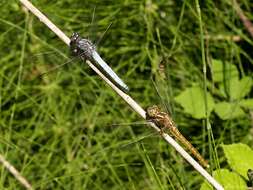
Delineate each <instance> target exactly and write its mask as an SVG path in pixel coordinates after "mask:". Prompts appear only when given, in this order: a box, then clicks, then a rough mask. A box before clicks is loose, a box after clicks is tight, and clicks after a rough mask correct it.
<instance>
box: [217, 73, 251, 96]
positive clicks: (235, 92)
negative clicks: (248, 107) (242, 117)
mask: <svg viewBox="0 0 253 190" xmlns="http://www.w3.org/2000/svg"><path fill="white" fill-rule="evenodd" d="M225 84H226V85H225V87H224V84H221V85H220V88H221V90H222V91H223V93H224V94H225V92H227V94H228V95H229V97H230V98H231V99H232V100H239V99H241V98H243V97H245V96H246V95H247V94H249V92H250V90H251V87H252V78H251V77H243V78H242V79H241V80H238V79H237V78H231V79H228V80H226V81H225ZM225 89H226V90H225Z"/></svg>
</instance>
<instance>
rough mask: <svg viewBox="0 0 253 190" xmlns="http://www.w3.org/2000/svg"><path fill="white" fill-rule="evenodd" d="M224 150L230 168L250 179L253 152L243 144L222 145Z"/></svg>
mask: <svg viewBox="0 0 253 190" xmlns="http://www.w3.org/2000/svg"><path fill="white" fill-rule="evenodd" d="M222 148H223V150H224V153H225V156H226V158H227V161H228V163H229V165H230V167H231V168H232V169H233V170H235V171H236V172H238V173H239V174H241V175H242V176H243V177H245V178H248V177H247V171H248V169H253V150H252V149H251V148H250V147H249V146H247V145H245V144H242V143H238V144H231V145H222Z"/></svg>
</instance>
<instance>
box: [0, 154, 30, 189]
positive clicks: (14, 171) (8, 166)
mask: <svg viewBox="0 0 253 190" xmlns="http://www.w3.org/2000/svg"><path fill="white" fill-rule="evenodd" d="M0 162H1V163H2V164H3V166H4V167H5V168H6V169H7V170H8V171H9V172H10V173H11V174H12V175H13V176H14V177H15V178H16V179H17V180H18V181H19V182H20V183H21V184H22V185H23V186H24V187H25V188H26V189H29V190H31V189H33V188H32V186H31V185H30V183H29V182H28V181H27V180H26V179H25V178H24V177H23V176H22V175H21V174H20V173H19V171H18V170H17V169H16V168H15V167H14V166H12V165H11V164H10V163H9V162H8V161H7V160H6V159H5V158H4V157H3V156H2V155H1V154H0Z"/></svg>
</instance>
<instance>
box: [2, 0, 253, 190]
mask: <svg viewBox="0 0 253 190" xmlns="http://www.w3.org/2000/svg"><path fill="white" fill-rule="evenodd" d="M32 3H34V5H35V6H36V7H37V8H38V9H40V10H41V11H42V12H43V13H44V14H46V15H47V16H48V18H49V19H50V20H52V21H53V22H54V23H55V24H56V25H57V26H58V27H59V28H61V29H62V31H63V32H65V33H66V34H67V35H68V36H71V34H72V33H73V32H79V33H80V34H81V35H82V36H83V37H86V38H88V39H90V40H91V41H92V42H94V43H95V44H96V48H97V51H98V52H99V53H100V55H101V57H102V58H103V59H104V60H105V61H106V62H107V63H108V64H109V65H110V66H111V67H112V68H113V69H114V71H116V73H117V74H118V75H119V76H120V77H121V78H122V79H123V80H124V81H125V83H126V84H127V85H128V86H129V87H130V92H129V94H130V95H131V96H132V97H133V98H134V99H135V100H136V101H137V102H138V103H139V104H140V105H141V106H143V107H144V108H145V107H147V106H150V105H154V104H156V105H159V106H160V107H161V108H162V109H163V110H164V111H167V112H168V113H170V114H171V116H172V118H173V119H174V120H175V122H176V124H177V126H178V128H179V130H180V131H181V132H182V134H184V136H186V138H187V139H188V140H189V141H190V142H192V144H193V145H194V146H195V147H196V148H197V149H198V150H199V151H200V153H201V154H202V155H203V156H204V157H205V158H206V159H207V160H208V161H209V164H210V165H211V168H210V172H212V171H221V172H222V171H223V172H224V171H225V172H228V173H229V174H228V176H230V177H231V175H232V176H233V177H235V178H236V180H231V179H233V178H229V179H228V178H227V180H225V185H224V186H226V185H228V186H229V185H231V183H234V182H237V180H238V181H239V182H240V184H241V185H242V186H241V185H240V188H241V187H242V189H245V187H246V185H247V184H248V186H250V182H249V179H248V178H247V175H246V173H245V171H246V169H247V168H249V167H250V166H252V168H253V163H252V161H250V160H251V159H250V158H252V160H253V153H252V152H251V149H250V148H249V147H251V146H252V144H253V137H252V135H253V129H252V127H253V121H252V120H253V112H252V109H253V99H252V68H253V67H252V65H253V57H252V45H253V40H252V39H253V36H251V34H250V33H249V31H250V25H247V22H245V20H243V18H244V17H242V14H243V15H244V16H245V17H247V18H248V19H249V20H248V21H249V22H250V20H251V21H252V20H253V16H252V9H253V5H252V3H251V1H249V0H244V1H240V3H239V4H237V3H236V2H232V1H229V0H226V1H211V0H207V1H200V2H198V1H197V0H196V1H192V0H185V1H183V0H180V1H173V0H170V1H167V0H166V1H165V0H160V1H155V0H146V1H137V0H125V1H123V0H122V1H120V0H118V1H112V0H104V1H98V0H87V1H82V0H62V1H56V0H53V1H52V0H51V1H49V0H40V1H32ZM198 6H200V9H201V15H200V14H199V12H198V11H197V10H198V9H197V7H198ZM238 7H240V8H238ZM0 10H1V15H0V141H1V143H0V153H1V154H2V155H3V156H4V157H5V159H7V160H8V161H9V162H10V163H11V164H13V165H14V166H15V167H16V168H17V169H18V170H19V171H20V172H21V174H22V175H23V176H25V178H26V179H27V180H28V181H29V182H30V183H31V184H32V186H33V187H34V189H200V188H201V189H210V187H208V186H207V185H206V184H205V183H204V179H203V178H202V177H201V176H200V175H199V174H198V173H197V172H196V171H195V170H194V169H193V168H192V166H190V165H189V164H188V163H186V161H184V159H183V158H181V156H180V155H179V154H177V153H176V151H175V150H174V149H172V148H171V147H170V146H169V145H168V144H166V143H165V142H164V141H163V139H161V138H160V136H159V134H156V133H155V131H153V129H151V128H150V127H148V126H147V125H146V124H145V121H144V120H142V119H141V118H140V117H139V116H138V115H137V114H136V113H135V112H133V111H132V110H131V108H130V107H129V106H128V105H127V104H126V103H125V102H124V101H123V100H121V98H120V97H119V96H117V94H116V93H115V92H114V91H112V90H111V89H110V87H109V86H108V85H106V84H105V82H104V81H102V80H101V79H100V78H99V77H98V76H97V75H96V74H95V73H94V72H93V71H92V70H91V69H90V68H89V67H88V66H87V65H86V64H85V63H84V62H82V61H80V60H79V59H76V58H73V57H72V56H71V53H70V51H69V48H68V47H67V46H66V45H65V44H64V43H63V42H62V41H61V40H60V39H59V38H58V37H57V36H56V35H55V34H54V33H52V32H51V31H50V30H49V29H48V28H47V27H46V26H45V25H44V24H43V23H41V22H40V21H39V20H38V19H37V18H36V17H35V16H33V15H32V14H30V13H29V11H27V10H26V9H25V8H24V7H22V6H21V4H20V3H19V1H17V0H10V1H4V0H3V1H1V2H0ZM245 23H246V24H245ZM201 28H202V30H201ZM70 60H71V62H70V63H69V64H67V65H65V66H63V67H60V68H58V69H57V70H55V71H53V72H48V71H50V70H51V69H52V68H54V67H56V66H57V65H60V64H63V63H65V62H67V61H70ZM44 73H45V74H44ZM42 74H43V75H42ZM238 143H241V144H238ZM238 146H239V148H238ZM241 146H242V147H244V148H245V147H247V148H246V149H247V151H248V152H247V153H245V152H243V153H241V152H240V151H241V150H242V149H243V148H240V147H241ZM230 148H232V149H230ZM233 148H235V149H233ZM230 150H231V151H232V150H233V153H232V158H231V157H229V155H231V154H229V153H230V152H231V151H230ZM229 151H230V152H229ZM244 153H245V154H246V155H245V156H244ZM251 156H252V157H251ZM235 157H236V158H237V159H234V158H235ZM231 159H232V161H231ZM240 159H242V160H241V162H240V161H238V160H240ZM243 159H246V160H243ZM231 163H232V164H231ZM233 163H235V164H238V163H244V164H246V165H247V168H246V167H245V168H244V170H243V171H242V173H240V171H238V170H236V169H235V168H236V167H235V166H234V165H233ZM221 168H222V169H223V170H221ZM237 168H240V167H237ZM0 170H1V177H0V189H23V187H22V185H20V183H19V182H18V181H17V180H16V179H15V178H14V177H13V176H12V175H11V174H10V173H9V172H8V170H6V169H5V168H4V167H2V166H1V167H0ZM224 175H225V174H224ZM226 175H227V173H226ZM221 176H222V175H221ZM238 189H239V188H238Z"/></svg>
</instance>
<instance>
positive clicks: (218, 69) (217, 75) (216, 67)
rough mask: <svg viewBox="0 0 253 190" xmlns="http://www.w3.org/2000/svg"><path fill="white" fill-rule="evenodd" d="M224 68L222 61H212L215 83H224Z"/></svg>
mask: <svg viewBox="0 0 253 190" xmlns="http://www.w3.org/2000/svg"><path fill="white" fill-rule="evenodd" d="M222 68H223V66H222V61H221V60H218V59H212V74H213V81H214V82H222V81H223V71H222V70H223V69H222Z"/></svg>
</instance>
